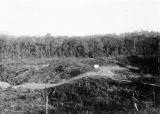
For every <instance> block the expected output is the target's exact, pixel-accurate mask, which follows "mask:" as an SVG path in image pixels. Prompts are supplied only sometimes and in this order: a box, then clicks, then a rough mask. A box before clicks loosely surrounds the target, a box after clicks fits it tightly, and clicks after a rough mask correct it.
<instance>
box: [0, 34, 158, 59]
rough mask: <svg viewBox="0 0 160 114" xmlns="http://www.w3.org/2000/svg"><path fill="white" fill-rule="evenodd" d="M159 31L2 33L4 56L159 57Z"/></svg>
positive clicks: (0, 44)
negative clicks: (85, 34)
mask: <svg viewBox="0 0 160 114" xmlns="http://www.w3.org/2000/svg"><path fill="white" fill-rule="evenodd" d="M159 39H160V33H157V32H147V31H143V32H132V33H125V34H120V35H115V34H108V35H93V36H83V37H82V36H81V37H80V36H73V37H67V36H57V37H54V36H51V35H50V34H46V35H45V36H41V37H40V36H39V37H35V36H30V37H29V36H28V37H25V36H21V37H14V38H12V36H7V35H0V54H1V59H2V58H13V59H14V58H18V59H20V58H28V57H31V58H32V57H35V58H46V57H47V58H49V57H55V56H56V57H69V56H70V57H72V56H73V57H91V58H93V57H99V56H100V57H102V56H104V57H108V56H119V55H140V56H142V55H144V56H146V55H147V56H156V55H157V54H158V53H157V52H158V45H159Z"/></svg>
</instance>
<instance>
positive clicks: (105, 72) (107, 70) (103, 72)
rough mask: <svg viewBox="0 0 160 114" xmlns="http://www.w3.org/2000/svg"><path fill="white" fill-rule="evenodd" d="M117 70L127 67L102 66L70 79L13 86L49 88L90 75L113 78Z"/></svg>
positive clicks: (91, 76)
mask: <svg viewBox="0 0 160 114" xmlns="http://www.w3.org/2000/svg"><path fill="white" fill-rule="evenodd" d="M115 70H125V68H123V67H119V66H102V67H100V68H99V69H98V70H97V71H91V72H87V73H84V74H82V75H79V76H76V77H73V78H71V79H69V80H65V81H62V82H59V83H56V84H42V83H25V84H22V85H18V86H13V88H19V87H22V88H27V89H45V88H49V87H55V86H59V85H62V84H66V83H71V82H73V81H75V80H78V79H81V78H84V77H90V78H101V77H106V78H108V77H109V78H112V77H113V76H114V75H115V73H114V71H115Z"/></svg>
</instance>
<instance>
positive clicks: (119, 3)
mask: <svg viewBox="0 0 160 114" xmlns="http://www.w3.org/2000/svg"><path fill="white" fill-rule="evenodd" d="M136 30H138V31H139V30H149V31H151V30H153V31H160V0H0V33H8V34H11V35H44V34H46V33H51V34H52V35H69V36H72V35H92V34H105V33H123V32H131V31H136Z"/></svg>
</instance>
